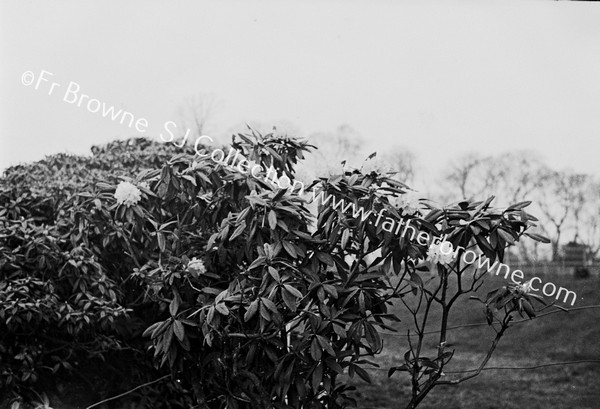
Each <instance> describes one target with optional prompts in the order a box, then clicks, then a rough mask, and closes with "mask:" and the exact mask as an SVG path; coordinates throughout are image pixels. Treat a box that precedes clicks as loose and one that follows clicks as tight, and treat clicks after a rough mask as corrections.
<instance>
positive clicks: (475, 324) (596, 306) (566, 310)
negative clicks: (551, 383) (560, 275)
mask: <svg viewBox="0 0 600 409" xmlns="http://www.w3.org/2000/svg"><path fill="white" fill-rule="evenodd" d="M556 307H558V306H556ZM559 308H560V309H558V310H554V311H550V312H547V313H544V314H540V315H537V316H535V317H532V318H524V319H520V320H516V321H513V322H512V324H519V323H521V322H528V321H533V320H534V319H537V318H541V317H544V316H546V315H552V314H556V313H558V312H570V311H577V310H591V309H594V308H600V305H587V306H584V307H575V308H567V309H565V308H562V307H559ZM484 325H485V326H487V325H489V324H488V323H487V322H476V323H473V324H461V325H454V326H452V327H448V328H447V329H448V330H451V329H458V328H469V327H481V326H484ZM439 332H440V331H426V332H424V334H426V335H428V334H437V333H439ZM381 334H382V335H389V336H393V337H405V336H406V335H404V334H397V333H393V332H381Z"/></svg>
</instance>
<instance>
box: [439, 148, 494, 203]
mask: <svg viewBox="0 0 600 409" xmlns="http://www.w3.org/2000/svg"><path fill="white" fill-rule="evenodd" d="M485 160H486V158H484V157H482V156H481V155H479V154H476V153H469V154H467V155H463V156H461V157H459V158H458V159H457V160H456V161H454V162H453V163H452V164H451V165H450V169H449V171H448V172H446V177H445V181H446V182H447V186H448V190H450V192H449V194H450V195H452V196H453V197H454V198H457V199H466V198H468V197H471V196H473V195H474V194H475V193H476V190H475V188H476V187H477V186H478V185H479V184H480V183H481V175H482V172H481V168H482V166H483V164H484V162H485ZM478 182H479V183H478ZM470 189H473V190H470ZM457 195H458V197H457Z"/></svg>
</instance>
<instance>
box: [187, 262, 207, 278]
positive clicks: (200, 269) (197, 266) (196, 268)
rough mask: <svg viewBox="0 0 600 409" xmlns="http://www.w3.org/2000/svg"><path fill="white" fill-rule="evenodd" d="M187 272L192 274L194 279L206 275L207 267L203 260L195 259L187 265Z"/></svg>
mask: <svg viewBox="0 0 600 409" xmlns="http://www.w3.org/2000/svg"><path fill="white" fill-rule="evenodd" d="M187 271H189V272H190V273H192V275H194V277H198V276H199V275H202V274H204V273H206V266H205V265H204V262H203V261H202V260H199V259H197V258H196V257H194V258H192V259H191V260H190V261H189V263H188V265H187Z"/></svg>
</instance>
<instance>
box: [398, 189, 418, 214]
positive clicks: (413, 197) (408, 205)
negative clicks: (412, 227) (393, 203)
mask: <svg viewBox="0 0 600 409" xmlns="http://www.w3.org/2000/svg"><path fill="white" fill-rule="evenodd" d="M398 207H400V208H402V210H403V211H404V213H405V214H407V215H411V216H412V215H414V214H415V213H417V212H418V211H419V210H421V208H422V206H421V202H420V201H419V197H418V196H417V194H416V193H412V192H411V193H405V194H403V195H402V196H400V197H399V198H398Z"/></svg>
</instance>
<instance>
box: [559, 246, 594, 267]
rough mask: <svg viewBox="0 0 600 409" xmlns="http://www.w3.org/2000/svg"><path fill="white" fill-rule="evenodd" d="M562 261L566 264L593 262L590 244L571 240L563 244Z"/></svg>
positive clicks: (582, 264) (575, 264)
mask: <svg viewBox="0 0 600 409" xmlns="http://www.w3.org/2000/svg"><path fill="white" fill-rule="evenodd" d="M560 261H562V262H563V263H564V265H566V266H587V265H590V264H591V263H592V257H591V252H590V248H589V246H586V245H585V244H581V243H576V242H574V241H570V242H569V243H567V244H565V245H563V246H562V249H561V254H560Z"/></svg>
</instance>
